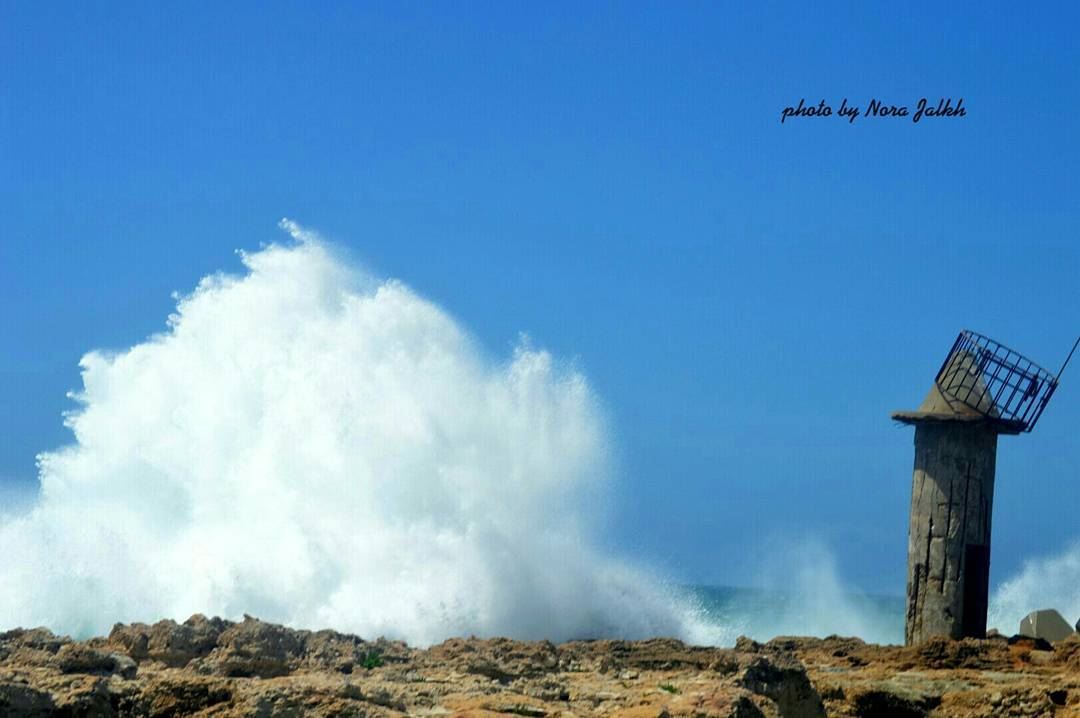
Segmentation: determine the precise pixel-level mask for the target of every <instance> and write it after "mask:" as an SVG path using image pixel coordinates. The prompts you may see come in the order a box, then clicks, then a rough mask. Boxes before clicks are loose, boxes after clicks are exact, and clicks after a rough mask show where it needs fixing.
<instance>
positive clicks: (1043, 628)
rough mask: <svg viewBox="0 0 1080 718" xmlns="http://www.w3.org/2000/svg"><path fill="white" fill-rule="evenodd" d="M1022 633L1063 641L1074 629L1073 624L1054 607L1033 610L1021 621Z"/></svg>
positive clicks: (1033, 636)
mask: <svg viewBox="0 0 1080 718" xmlns="http://www.w3.org/2000/svg"><path fill="white" fill-rule="evenodd" d="M1019 633H1020V635H1022V636H1031V637H1032V638H1042V639H1044V640H1047V641H1063V640H1065V639H1066V638H1068V637H1069V636H1071V635H1072V634H1073V633H1074V631H1073V629H1072V626H1070V625H1069V623H1068V622H1067V621H1066V620H1065V619H1064V618H1062V617H1061V614H1060V613H1058V612H1057V611H1055V610H1054V609H1052V608H1044V609H1042V610H1040V611H1032V612H1031V613H1029V614H1028V615H1027V616H1025V617H1024V619H1023V620H1022V621H1020V631H1019Z"/></svg>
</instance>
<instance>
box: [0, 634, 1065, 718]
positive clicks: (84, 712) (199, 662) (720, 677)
mask: <svg viewBox="0 0 1080 718" xmlns="http://www.w3.org/2000/svg"><path fill="white" fill-rule="evenodd" d="M1048 649H1049V650H1048ZM1051 714H1052V715H1054V716H1073V717H1074V718H1080V636H1076V635H1074V636H1072V637H1070V638H1068V639H1066V640H1064V641H1060V642H1057V643H1054V644H1053V645H1051V644H1049V643H1047V642H1046V641H1041V640H1038V639H1032V638H1026V637H1018V638H1017V639H1016V640H1012V639H1010V640H1009V641H1006V640H1003V639H1001V638H998V639H988V640H981V641H980V640H975V639H964V640H962V641H948V640H945V639H934V640H931V641H929V642H927V643H925V644H923V645H921V646H917V647H908V648H905V647H900V646H875V645H871V644H867V643H864V642H863V641H861V640H859V639H857V638H840V637H829V638H825V639H817V638H798V637H782V638H776V639H773V640H772V641H768V642H766V643H760V642H756V641H752V640H749V639H740V641H739V642H738V643H737V645H736V647H735V648H734V649H732V648H709V647H699V646H689V645H685V644H683V643H681V642H679V641H674V640H670V639H654V640H648V641H574V642H570V643H564V644H561V645H555V644H552V643H549V642H546V641H540V642H525V641H512V640H508V639H501V638H493V639H476V638H470V639H452V640H449V641H446V642H444V643H441V644H439V645H437V646H433V647H431V648H429V649H426V650H419V649H414V648H410V647H408V646H406V645H405V644H403V643H399V642H394V641H387V640H383V639H378V640H373V641H372V640H365V639H362V638H360V637H357V636H352V635H348V634H341V633H337V632H334V631H315V632H311V631H299V630H293V629H290V628H286V627H283V626H278V625H275V624H271V623H266V622H263V621H259V620H256V619H253V618H245V620H244V621H241V622H237V623H233V622H230V621H223V620H221V619H208V618H205V617H202V616H195V617H192V618H191V619H189V620H188V621H185V622H184V623H176V622H173V621H161V622H158V623H155V624H153V625H146V624H131V625H117V626H115V627H114V628H113V630H112V632H111V633H110V634H109V636H108V637H107V638H95V639H90V640H88V641H72V640H71V639H69V638H66V637H58V636H55V635H53V634H52V633H50V632H48V631H47V630H44V629H33V630H17V631H8V632H7V633H0V716H51V715H66V716H76V715H80V716H147V717H149V716H155V717H159V716H160V717H163V718H167V717H171V716H187V715H200V716H207V717H209V716H215V717H217V718H230V717H232V716H366V717H381V716H386V717H389V716H405V715H409V716H440V715H455V716H477V717H479V716H489V717H495V716H535V717H537V718H539V717H548V716H551V717H554V716H567V717H569V716H588V715H598V716H608V717H611V718H634V717H635V716H637V717H649V718H661V717H664V718H679V717H683V716H685V717H690V716H695V717H712V718H794V717H799V718H802V717H804V716H805V717H808V718H810V717H812V718H819V717H820V716H826V715H827V716H960V717H962V718H969V717H970V718H974V717H975V716H979V717H982V716H987V717H989V716H995V715H1016V716H1040V715H1051Z"/></svg>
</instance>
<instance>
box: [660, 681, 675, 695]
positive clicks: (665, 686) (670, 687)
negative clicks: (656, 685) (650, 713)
mask: <svg viewBox="0 0 1080 718" xmlns="http://www.w3.org/2000/svg"><path fill="white" fill-rule="evenodd" d="M660 690H662V691H667V692H668V693H678V692H679V689H678V688H676V687H675V686H673V685H672V684H670V683H661V684H660Z"/></svg>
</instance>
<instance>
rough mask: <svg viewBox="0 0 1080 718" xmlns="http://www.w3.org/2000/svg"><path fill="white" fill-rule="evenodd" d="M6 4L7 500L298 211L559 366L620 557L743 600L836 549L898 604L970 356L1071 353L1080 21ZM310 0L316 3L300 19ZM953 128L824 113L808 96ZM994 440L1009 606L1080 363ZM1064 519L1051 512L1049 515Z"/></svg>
mask: <svg viewBox="0 0 1080 718" xmlns="http://www.w3.org/2000/svg"><path fill="white" fill-rule="evenodd" d="M218 5H219V4H218V3H184V4H182V5H181V4H173V5H168V6H165V5H161V4H145V3H132V4H130V5H129V4H123V3H110V4H105V3H95V4H76V3H70V4H56V5H45V4H41V3H29V2H19V3H12V2H6V1H0V212H2V215H3V229H2V230H0V347H2V351H0V396H2V400H0V481H2V482H5V483H6V484H7V485H8V486H31V485H32V484H33V482H34V480H35V478H34V475H35V469H34V455H35V454H36V453H37V452H39V451H42V450H46V449H50V448H54V447H56V446H58V445H60V444H62V443H64V442H65V441H67V440H68V438H69V436H68V434H67V432H66V430H65V429H64V428H63V426H62V424H61V418H60V417H61V412H62V411H64V410H65V409H68V408H71V404H70V402H69V401H68V400H67V399H66V398H65V393H66V392H67V391H68V390H70V389H74V388H76V387H77V386H78V381H79V377H78V370H77V362H78V359H79V357H80V356H81V355H82V354H83V353H84V352H85V351H87V350H89V349H91V348H97V347H106V348H109V347H112V348H121V347H125V346H130V345H131V344H133V343H135V342H137V341H139V340H141V339H142V338H144V337H146V336H147V335H149V334H151V333H153V332H155V331H160V330H162V329H163V328H164V322H165V318H166V316H167V315H168V313H169V311H170V310H171V308H172V305H173V300H172V299H171V298H170V293H171V292H173V291H174V290H181V291H187V290H190V289H191V288H192V287H193V285H194V283H195V282H196V281H197V280H198V279H199V278H200V277H201V276H203V275H205V274H207V273H210V272H213V271H216V270H219V269H226V270H237V269H239V263H238V260H237V258H236V257H235V255H234V250H235V249H237V248H248V249H251V248H255V247H257V246H258V245H259V244H260V243H261V242H265V241H272V240H275V239H279V238H280V236H279V234H278V232H277V230H276V229H275V224H276V222H277V221H278V219H279V218H280V217H282V216H288V217H291V218H294V219H296V220H298V221H300V222H302V223H304V224H305V225H307V226H310V227H312V228H315V229H317V230H319V231H321V232H322V233H323V234H325V235H326V236H328V237H329V238H331V239H332V240H334V241H336V242H338V243H340V244H342V245H344V246H347V247H348V248H350V250H351V252H352V254H353V255H354V256H355V257H356V258H358V259H359V260H360V261H362V262H363V263H365V264H366V265H368V266H369V267H371V268H373V269H374V270H375V271H377V272H379V273H381V274H385V275H391V276H396V277H399V278H401V279H403V280H404V281H406V282H407V283H408V284H410V285H411V286H413V287H415V288H416V289H417V290H418V291H420V292H421V293H423V294H425V295H426V296H428V297H430V298H431V299H433V300H435V301H437V302H438V303H440V304H441V305H442V306H444V307H446V308H447V309H448V310H449V311H450V312H452V313H453V314H454V315H455V316H457V317H458V318H459V319H460V320H461V321H462V322H463V323H464V324H465V325H466V326H467V327H469V328H470V330H471V331H473V332H474V333H475V335H476V336H477V337H478V338H479V340H480V341H481V343H482V344H483V345H484V346H486V347H487V348H488V349H489V350H490V351H491V352H492V353H493V354H495V355H500V356H501V355H506V354H507V353H508V352H509V351H510V348H511V346H512V345H513V343H514V342H515V341H516V337H517V335H518V332H520V331H525V332H528V333H529V334H530V335H531V336H532V337H533V340H534V342H535V343H536V344H537V345H539V346H543V347H546V348H549V349H551V350H552V351H553V352H554V353H556V354H557V355H559V356H563V357H568V358H570V359H572V360H574V361H575V362H576V363H577V364H578V366H580V367H581V368H582V369H583V370H584V372H585V373H586V374H587V375H588V377H589V378H590V381H591V382H592V384H593V386H594V387H595V388H596V390H597V392H598V393H599V395H600V396H601V397H602V399H603V401H604V404H605V406H606V407H607V409H608V411H609V413H610V416H611V418H612V422H613V425H614V427H615V430H616V436H617V441H618V446H619V452H620V459H621V469H620V483H619V491H618V494H617V506H616V507H615V512H614V515H615V521H614V522H613V524H612V526H611V530H610V542H611V543H612V545H614V546H617V547H618V548H620V549H621V550H623V551H625V552H627V553H630V554H632V555H636V556H642V557H645V558H647V559H649V560H651V561H654V562H656V563H659V564H661V565H664V566H667V567H668V568H669V569H670V570H671V571H672V572H673V573H675V574H677V575H678V576H680V577H682V578H684V579H686V580H692V581H704V582H721V583H747V582H751V581H752V580H753V576H754V563H755V561H756V560H758V559H759V558H761V557H762V555H763V552H767V551H768V546H769V545H772V542H774V541H777V540H780V541H783V540H796V541H798V540H802V539H803V538H805V537H808V536H814V537H817V538H820V539H821V540H823V541H825V542H826V543H828V544H829V545H831V546H832V547H833V549H834V550H835V552H836V554H837V557H838V561H839V565H840V568H841V571H842V572H843V573H844V574H845V575H846V576H848V577H849V578H850V579H851V580H852V581H853V582H855V583H856V584H857V585H859V586H861V587H863V588H866V589H868V590H874V591H884V592H888V593H894V594H900V593H902V592H903V576H904V562H905V552H906V530H907V510H908V502H909V492H910V470H911V463H912V447H911V439H912V433H911V430H910V429H909V428H901V427H897V426H896V425H894V424H893V423H892V422H890V420H889V416H888V415H889V412H890V411H891V410H893V409H898V408H913V407H914V406H916V405H917V404H918V403H919V401H920V400H921V399H922V396H923V394H924V393H925V391H926V389H927V388H928V386H929V383H930V381H931V379H932V377H933V373H934V371H935V370H936V369H937V367H938V365H939V363H940V361H941V359H942V358H943V355H944V353H945V351H946V350H947V349H948V347H949V346H950V344H951V342H952V340H953V338H954V337H955V334H956V332H957V331H958V330H959V329H960V328H962V327H970V328H973V329H976V330H978V331H982V332H985V333H987V334H990V335H991V336H993V337H995V338H998V339H1000V340H1001V341H1003V342H1005V343H1007V344H1009V345H1011V346H1014V347H1016V348H1017V349H1020V350H1021V351H1023V352H1024V353H1026V354H1028V355H1029V356H1031V357H1032V358H1033V359H1035V360H1036V361H1039V362H1040V363H1043V364H1045V365H1047V366H1048V368H1051V369H1054V370H1056V368H1057V366H1058V365H1059V363H1060V361H1061V360H1062V359H1063V358H1064V355H1065V353H1066V352H1067V350H1068V348H1069V347H1070V346H1071V344H1072V341H1073V340H1074V339H1075V337H1076V335H1077V333H1078V332H1080V322H1077V320H1076V318H1077V306H1078V304H1080V301H1078V300H1080V289H1078V287H1077V282H1076V279H1077V276H1078V270H1080V243H1078V242H1077V237H1076V219H1077V217H1078V210H1080V193H1078V192H1077V181H1076V177H1077V176H1078V172H1080V145H1078V143H1077V142H1076V139H1075V138H1076V134H1077V129H1078V128H1080V122H1078V120H1077V117H1078V116H1080V73H1077V68H1080V45H1077V43H1076V42H1075V36H1074V32H1073V30H1074V28H1075V27H1076V26H1077V22H1078V20H1080V17H1078V14H1080V13H1078V11H1077V10H1076V9H1075V8H1074V7H1073V6H1071V5H1068V4H1064V3H1062V4H1060V5H1057V6H1054V5H1049V6H1044V7H1043V8H1042V9H1040V10H1039V11H1038V12H1028V11H1025V10H1023V9H1022V8H1020V7H1019V6H1016V5H1013V4H994V3H986V4H982V5H979V6H960V5H958V6H956V7H951V8H941V7H938V5H937V4H911V5H907V6H904V7H878V6H877V5H876V4H864V3H843V4H840V3H835V4H834V3H827V4H815V5H814V6H813V7H811V6H808V5H805V4H801V3H790V4H783V3H761V4H753V5H752V6H747V7H741V8H739V7H733V6H729V5H726V4H719V3H716V4H713V3H702V4H686V3H681V4H677V5H676V4H670V3H657V4H637V3H617V4H590V5H587V6H585V7H582V6H581V4H579V3H567V4H554V3H543V4H534V5H531V6H526V5H524V4H510V3H491V4H480V3H468V4H465V3H462V4H450V3H443V4H431V5H426V4H412V3H407V4H406V3H386V4H351V3H341V4H333V3H316V4H308V3H295V4H286V3H259V4H254V3H252V4H243V3H231V4H229V5H230V6H229V7H228V8H222V7H218ZM313 5H314V6H313ZM924 96H925V97H928V98H930V100H931V102H934V103H936V101H937V99H938V98H940V97H952V98H953V100H954V102H955V101H956V100H957V99H959V98H960V97H962V98H963V100H964V105H965V107H966V108H967V116H966V117H964V118H941V119H926V120H924V121H922V122H920V123H919V124H917V125H916V124H913V123H911V122H910V121H909V120H904V119H896V118H887V119H886V118H870V117H860V118H859V119H858V120H856V122H855V123H853V124H850V125H849V124H848V123H847V122H845V121H842V120H839V119H838V118H836V117H833V118H800V119H797V120H789V121H788V122H786V123H785V124H783V125H781V124H780V122H779V118H780V113H781V111H782V110H783V108H784V107H785V106H788V105H791V104H795V103H797V102H798V101H799V99H800V98H805V99H806V100H807V102H811V103H814V104H816V103H817V102H818V101H820V100H822V99H824V100H826V101H827V102H828V103H830V104H832V105H833V106H834V108H835V107H836V106H838V105H839V103H840V100H841V99H843V98H845V97H846V98H847V99H848V102H849V104H852V103H853V104H856V105H859V106H862V107H865V106H866V104H867V103H868V101H869V100H870V99H873V98H877V99H879V100H882V101H884V102H887V103H890V104H906V105H911V106H913V105H914V104H915V103H916V102H917V101H918V99H919V98H920V97H924ZM1074 370H1076V373H1075V374H1074V375H1072V376H1070V375H1068V374H1067V375H1066V380H1065V381H1064V382H1063V384H1062V388H1061V390H1060V391H1059V393H1058V395H1057V396H1056V397H1055V398H1054V401H1053V402H1052V404H1051V406H1050V408H1049V409H1048V410H1047V412H1046V415H1045V416H1044V418H1043V420H1042V422H1041V423H1040V425H1039V427H1038V429H1037V430H1036V431H1035V432H1034V433H1033V434H1031V435H1030V436H1022V437H1018V438H1005V439H1003V440H1002V441H1001V445H1000V449H999V463H998V482H997V490H996V497H995V500H996V501H995V515H994V542H995V543H994V564H993V569H992V570H993V579H994V580H995V581H998V580H1001V579H1003V578H1005V577H1006V576H1007V575H1008V574H1010V573H1012V572H1013V571H1015V570H1016V569H1017V568H1018V567H1019V566H1020V563H1021V561H1022V560H1023V559H1024V558H1025V557H1027V556H1032V555H1037V554H1044V553H1053V552H1056V551H1058V550H1060V549H1061V548H1063V546H1064V545H1065V544H1066V543H1067V542H1068V541H1069V540H1071V539H1074V538H1076V537H1077V535H1078V532H1077V530H1076V529H1075V528H1074V524H1075V521H1073V520H1072V518H1073V517H1074V515H1075V512H1074V511H1067V510H1066V508H1072V507H1075V506H1076V505H1077V503H1078V501H1080V482H1078V481H1077V477H1078V475H1080V445H1078V442H1077V441H1076V431H1075V427H1076V421H1077V417H1078V416H1080V367H1074ZM1059 507H1060V508H1059Z"/></svg>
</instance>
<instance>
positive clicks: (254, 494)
mask: <svg viewBox="0 0 1080 718" xmlns="http://www.w3.org/2000/svg"><path fill="white" fill-rule="evenodd" d="M282 227H283V228H284V229H285V230H287V231H288V232H289V233H290V234H291V235H292V236H293V237H294V239H296V240H297V242H296V243H290V244H289V245H288V246H281V245H270V246H268V247H265V248H264V249H262V250H260V251H258V252H254V253H242V254H241V257H242V260H243V263H244V264H245V265H246V268H247V272H246V274H244V275H243V276H229V275H223V274H219V275H214V276H210V277H206V278H205V279H203V280H202V281H201V282H200V283H199V285H198V287H197V288H196V289H195V290H194V292H192V293H191V294H190V295H188V296H184V297H181V298H179V300H178V303H177V307H176V311H175V313H174V314H173V315H172V316H171V317H170V318H169V322H168V328H167V331H165V332H164V333H162V334H160V335H158V336H154V337H151V338H150V339H148V340H146V341H144V342H142V343H140V344H137V345H135V346H133V347H131V348H130V349H127V350H125V351H121V352H117V353H112V354H109V353H104V352H90V353H88V354H87V355H86V356H84V357H83V359H82V361H81V364H80V365H81V368H82V380H83V389H82V391H81V392H80V393H78V394H77V395H74V398H75V399H76V400H77V402H78V404H79V408H78V409H77V410H76V411H73V412H72V413H70V414H69V415H68V416H67V425H68V426H69V427H70V428H71V430H72V431H73V433H74V436H75V441H74V443H73V444H72V445H70V446H67V447H65V448H62V449H59V450H57V451H53V452H49V453H45V454H42V455H41V456H40V457H39V466H40V480H41V497H40V499H39V500H38V502H37V503H36V504H35V506H34V507H33V508H32V509H31V510H30V511H29V512H28V513H25V514H24V515H21V516H19V517H17V518H15V519H10V518H9V519H6V520H5V521H4V523H3V525H2V526H0V554H2V555H3V556H4V560H3V561H0V617H2V620H3V622H4V623H5V624H8V625H11V626H14V625H47V626H49V627H51V628H53V629H56V630H60V631H64V632H70V633H74V634H76V635H86V634H89V633H99V632H102V631H106V630H107V629H108V627H109V626H110V625H111V624H112V623H113V622H114V621H132V620H156V619H157V618H160V617H173V618H176V619H183V618H185V617H187V616H188V615H190V614H192V613H196V612H201V613H207V614H218V615H223V616H228V617H233V618H235V617H238V616H239V615H240V614H242V613H245V612H246V613H251V614H255V615H258V616H260V617H261V618H264V619H267V620H273V621H280V622H284V623H287V624H290V625H298V626H307V627H324V626H329V627H334V628H338V629H341V630H348V631H353V632H357V633H361V634H364V635H387V636H393V637H399V638H403V639H406V640H408V641H410V642H413V643H417V644H426V643H431V642H433V641H436V640H440V639H442V638H445V637H448V636H451V635H467V634H478V635H496V634H503V635H510V636H514V637H520V638H540V637H543V638H551V639H565V638H571V637H588V636H602V635H617V636H622V637H639V636H647V635H684V636H685V635H689V634H690V632H692V630H693V627H691V626H688V625H687V623H686V621H685V620H684V617H683V613H682V612H681V610H680V609H679V608H678V607H677V606H676V604H675V603H674V602H673V601H672V600H671V598H670V597H669V596H668V595H667V594H666V592H665V591H664V590H663V589H661V588H660V586H659V584H658V583H656V582H655V581H654V580H652V579H651V578H650V577H649V576H647V575H645V574H644V573H643V572H641V571H640V570H637V569H635V568H633V567H630V566H628V565H626V564H624V563H622V562H620V561H618V560H615V559H613V558H610V557H608V556H606V555H603V553H602V552H601V551H599V550H598V549H597V548H596V543H595V542H594V540H593V539H592V537H591V536H592V533H593V532H592V531H591V526H593V525H594V523H595V522H597V521H598V520H599V519H600V518H601V515H600V513H599V512H598V511H597V507H598V506H599V505H601V504H602V503H603V502H602V498H603V496H604V492H605V485H606V483H607V479H608V476H609V475H610V467H609V463H610V462H609V447H608V438H607V433H606V431H605V427H604V421H603V416H602V412H601V411H600V409H599V407H598V403H597V401H596V399H595V398H594V396H593V395H592V393H591V392H590V389H589V386H588V384H587V383H586V380H585V379H584V377H583V376H582V375H581V374H580V373H578V372H576V371H574V370H572V369H569V368H564V367H561V366H560V365H559V364H558V363H557V362H555V361H554V360H553V358H552V357H551V356H550V355H549V354H548V353H547V352H544V351H539V350H535V349H533V348H531V347H530V346H529V345H528V343H527V342H523V343H522V344H521V345H519V346H518V347H517V349H516V350H515V351H514V353H513V356H512V358H510V359H509V360H507V361H505V362H502V363H500V362H496V361H493V360H491V359H489V358H487V357H486V356H485V355H484V353H483V352H482V351H481V350H480V349H478V348H477V346H476V345H475V343H474V342H473V341H472V340H471V339H470V337H469V336H468V334H467V333H466V332H465V331H463V330H462V329H461V328H460V327H459V326H458V324H457V323H456V322H455V321H454V320H453V319H452V318H451V317H450V316H448V315H447V314H446V313H445V312H444V311H442V310H441V309H440V308H439V307H437V306H435V305H434V304H432V303H431V302H429V301H426V300H424V299H422V298H421V297H419V296H417V295H416V294H415V293H414V292H412V291H411V290H410V289H409V288H408V287H406V286H405V285H403V284H401V283H400V282H397V281H392V280H391V281H381V280H377V279H375V278H373V277H371V276H367V275H366V274H364V273H363V272H361V271H359V270H357V269H355V268H353V267H351V266H350V265H349V264H348V263H346V262H344V261H342V260H341V259H340V258H339V257H338V256H336V254H335V253H334V252H333V251H331V249H330V248H329V247H328V246H327V245H326V244H325V243H324V242H323V241H321V240H320V239H319V238H318V237H317V236H315V235H314V234H313V233H311V232H309V231H307V230H304V229H303V228H301V227H299V226H298V225H296V224H295V223H293V222H290V221H288V220H283V222H282Z"/></svg>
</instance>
